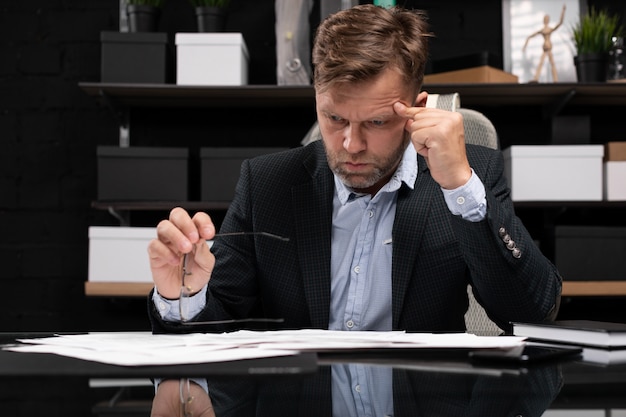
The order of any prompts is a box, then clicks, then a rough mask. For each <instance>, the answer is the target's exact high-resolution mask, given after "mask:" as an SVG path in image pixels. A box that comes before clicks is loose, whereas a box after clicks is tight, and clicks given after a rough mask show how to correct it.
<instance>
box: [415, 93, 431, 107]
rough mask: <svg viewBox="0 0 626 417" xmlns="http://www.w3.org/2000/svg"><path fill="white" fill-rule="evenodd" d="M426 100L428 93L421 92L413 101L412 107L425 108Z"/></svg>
mask: <svg viewBox="0 0 626 417" xmlns="http://www.w3.org/2000/svg"><path fill="white" fill-rule="evenodd" d="M427 100H428V93H427V92H426V91H421V92H420V93H419V94H418V95H417V98H416V99H415V106H414V107H426V101H427Z"/></svg>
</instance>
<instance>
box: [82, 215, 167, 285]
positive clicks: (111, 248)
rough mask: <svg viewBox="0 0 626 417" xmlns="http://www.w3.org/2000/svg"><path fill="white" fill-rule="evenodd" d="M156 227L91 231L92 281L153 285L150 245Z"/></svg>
mask: <svg viewBox="0 0 626 417" xmlns="http://www.w3.org/2000/svg"><path fill="white" fill-rule="evenodd" d="M154 238H156V228H154V227H101V226H92V227H90V228H89V277H88V279H89V281H92V282H93V281H97V282H152V274H151V272H150V262H149V260H148V244H149V243H150V241H151V240H152V239H154Z"/></svg>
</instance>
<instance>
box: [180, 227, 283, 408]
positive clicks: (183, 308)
mask: <svg viewBox="0 0 626 417" xmlns="http://www.w3.org/2000/svg"><path fill="white" fill-rule="evenodd" d="M251 235H258V236H265V237H269V238H272V239H277V240H282V241H283V242H289V238H288V237H283V236H279V235H276V234H273V233H269V232H227V233H217V234H215V236H214V237H223V236H251ZM187 255H188V253H186V254H184V255H183V270H182V276H181V282H182V284H181V288H180V298H179V299H178V306H179V312H180V320H181V323H182V324H184V325H188V326H197V325H206V324H216V325H217V324H231V323H252V322H257V323H282V322H283V321H284V319H271V318H245V319H227V320H213V321H192V322H190V321H189V320H191V318H192V317H190V315H191V313H190V310H191V307H190V302H189V298H190V297H191V296H192V289H191V287H190V286H188V285H186V284H185V277H186V276H187V275H191V271H190V270H189V267H188V265H187V261H188V256H187ZM181 398H182V397H181Z"/></svg>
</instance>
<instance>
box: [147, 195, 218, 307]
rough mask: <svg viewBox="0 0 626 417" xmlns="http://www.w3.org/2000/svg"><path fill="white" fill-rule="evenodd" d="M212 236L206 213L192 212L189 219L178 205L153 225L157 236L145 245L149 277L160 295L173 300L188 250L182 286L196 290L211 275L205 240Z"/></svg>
mask: <svg viewBox="0 0 626 417" xmlns="http://www.w3.org/2000/svg"><path fill="white" fill-rule="evenodd" d="M214 235H215V226H214V225H213V222H212V221H211V218H210V217H209V215H208V214H206V213H196V214H195V215H194V216H193V218H192V217H190V216H189V214H188V213H187V212H186V211H185V210H184V209H182V208H180V207H177V208H175V209H173V210H172V211H171V212H170V217H169V219H168V220H163V221H161V222H160V223H159V224H158V226H157V238H156V239H154V240H152V241H151V242H150V244H149V245H148V255H149V257H150V269H151V271H152V279H153V281H154V283H155V285H156V287H157V290H158V292H159V294H160V295H161V296H162V297H165V298H169V299H176V298H178V297H179V296H180V288H181V285H182V282H181V281H182V280H181V277H182V265H181V262H182V259H183V255H184V254H186V253H188V254H189V255H188V257H187V258H188V259H187V271H188V272H191V274H190V275H187V276H186V277H185V285H187V286H189V287H190V288H191V290H192V292H197V291H199V290H200V289H201V288H202V287H203V286H204V285H206V283H207V282H209V278H210V277H211V272H212V271H213V266H214V265H215V257H214V256H213V254H212V253H211V251H210V250H209V246H208V245H207V243H206V240H207V239H211V238H213V236H214Z"/></svg>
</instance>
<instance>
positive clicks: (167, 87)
mask: <svg viewBox="0 0 626 417" xmlns="http://www.w3.org/2000/svg"><path fill="white" fill-rule="evenodd" d="M79 87H80V88H81V89H82V90H83V91H84V92H85V93H87V94H88V95H90V96H92V97H99V98H102V99H108V100H111V101H113V102H115V103H116V104H118V105H124V106H127V107H280V106H289V107H291V106H298V105H301V106H313V104H314V101H315V95H314V92H313V88H312V87H311V86H277V85H252V86H230V87H204V86H180V85H174V84H118V83H79Z"/></svg>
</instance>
